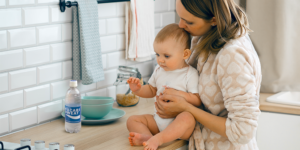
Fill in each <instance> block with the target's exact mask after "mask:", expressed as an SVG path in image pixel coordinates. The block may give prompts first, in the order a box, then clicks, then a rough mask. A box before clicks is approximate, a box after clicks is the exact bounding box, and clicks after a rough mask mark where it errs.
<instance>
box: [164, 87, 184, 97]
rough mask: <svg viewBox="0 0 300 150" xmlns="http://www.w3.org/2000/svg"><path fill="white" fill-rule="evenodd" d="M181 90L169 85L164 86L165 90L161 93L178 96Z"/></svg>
mask: <svg viewBox="0 0 300 150" xmlns="http://www.w3.org/2000/svg"><path fill="white" fill-rule="evenodd" d="M180 94H181V92H180V91H178V90H175V89H173V88H170V87H165V90H164V91H163V95H174V96H180Z"/></svg>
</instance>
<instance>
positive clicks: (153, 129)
mask: <svg viewBox="0 0 300 150" xmlns="http://www.w3.org/2000/svg"><path fill="white" fill-rule="evenodd" d="M127 129H128V131H129V132H130V133H129V137H128V139H129V142H130V145H131V146H133V145H143V142H145V141H147V140H148V139H150V138H151V137H152V136H153V135H155V134H157V133H158V132H159V130H158V127H157V125H156V122H155V120H154V118H153V115H149V114H145V115H134V116H130V117H129V118H128V120H127Z"/></svg>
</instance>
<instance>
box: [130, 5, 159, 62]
mask: <svg viewBox="0 0 300 150" xmlns="http://www.w3.org/2000/svg"><path fill="white" fill-rule="evenodd" d="M125 10H126V12H125V14H126V24H125V36H126V38H125V39H126V59H130V60H132V61H147V60H151V59H152V57H151V55H154V54H155V53H154V50H153V42H154V1H153V0H131V1H130V3H127V4H126V9H125Z"/></svg>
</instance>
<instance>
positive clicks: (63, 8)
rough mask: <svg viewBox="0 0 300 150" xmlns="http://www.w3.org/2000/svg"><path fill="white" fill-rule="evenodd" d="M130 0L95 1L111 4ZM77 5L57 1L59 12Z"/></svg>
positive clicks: (63, 0)
mask: <svg viewBox="0 0 300 150" xmlns="http://www.w3.org/2000/svg"><path fill="white" fill-rule="evenodd" d="M128 1H130V0H97V3H98V4H100V3H113V2H128ZM77 5H78V3H77V2H76V1H74V2H71V1H67V2H66V1H65V0H60V1H59V6H60V11H61V12H65V10H66V7H68V8H70V7H72V6H77Z"/></svg>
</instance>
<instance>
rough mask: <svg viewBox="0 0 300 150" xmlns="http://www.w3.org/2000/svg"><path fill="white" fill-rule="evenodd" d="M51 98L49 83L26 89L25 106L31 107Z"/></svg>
mask: <svg viewBox="0 0 300 150" xmlns="http://www.w3.org/2000/svg"><path fill="white" fill-rule="evenodd" d="M50 100H51V96H50V85H49V84H46V85H42V86H37V87H34V88H29V89H25V90H24V107H30V106H33V105H37V104H40V103H44V102H46V101H50Z"/></svg>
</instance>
